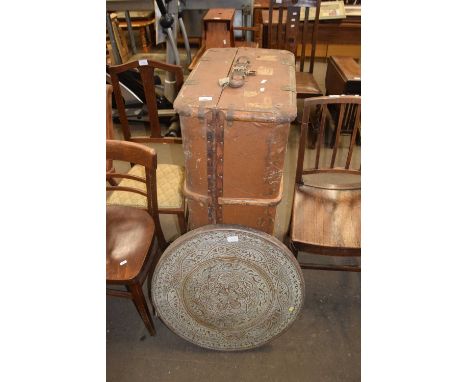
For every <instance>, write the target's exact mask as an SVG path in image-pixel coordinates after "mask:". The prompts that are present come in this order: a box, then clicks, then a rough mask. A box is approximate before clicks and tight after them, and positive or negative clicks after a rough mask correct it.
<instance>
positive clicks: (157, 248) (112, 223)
mask: <svg viewBox="0 0 468 382" xmlns="http://www.w3.org/2000/svg"><path fill="white" fill-rule="evenodd" d="M106 159H108V160H119V161H125V162H132V163H136V164H138V165H140V166H142V168H143V169H144V173H145V175H146V176H145V177H137V176H133V175H128V174H120V173H117V172H112V173H107V174H106V178H107V179H109V178H110V177H111V178H124V179H132V180H134V181H136V182H139V183H141V184H143V187H144V191H142V190H141V189H139V188H131V187H124V186H121V185H120V184H119V185H116V186H112V185H111V186H107V191H111V192H115V190H119V189H124V190H125V191H127V192H134V193H137V194H139V195H142V196H144V197H145V198H146V200H147V209H146V210H143V209H140V208H134V207H127V206H107V208H106V283H107V294H108V295H110V296H117V297H126V298H130V299H132V300H133V302H134V304H135V306H136V308H137V310H138V313H139V314H140V316H141V318H142V320H143V322H144V323H145V326H146V328H147V329H148V331H149V333H150V334H151V335H152V336H153V335H154V334H155V333H156V331H155V328H154V323H153V320H152V318H151V315H150V312H149V309H148V304H147V302H146V299H145V296H144V294H143V284H144V282H145V280H146V279H147V277H148V274H150V275H151V273H152V272H153V271H154V267H155V266H156V262H157V260H158V258H159V256H160V254H161V253H162V251H163V250H164V249H165V248H166V246H167V243H166V240H165V238H164V235H163V232H162V230H161V224H160V222H159V215H158V198H157V191H156V190H157V188H156V167H157V157H156V152H155V151H154V150H153V149H150V148H148V147H146V146H144V145H140V144H137V143H133V142H124V141H114V140H107V141H106ZM116 285H120V286H124V287H125V288H126V289H127V290H119V289H116V288H115V286H116ZM112 286H114V287H113V288H112Z"/></svg>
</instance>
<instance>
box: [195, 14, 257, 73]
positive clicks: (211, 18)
mask: <svg viewBox="0 0 468 382" xmlns="http://www.w3.org/2000/svg"><path fill="white" fill-rule="evenodd" d="M235 13H236V10H235V9H234V8H212V9H210V10H208V12H207V13H206V14H205V16H204V17H203V30H202V41H201V45H200V49H198V51H197V54H196V55H195V57H194V58H193V60H192V63H191V64H190V66H189V70H193V68H195V66H196V65H197V63H198V61H199V60H200V58H201V56H203V54H204V53H205V51H206V50H207V49H211V48H232V47H246V48H258V47H259V46H261V41H262V38H263V36H262V26H261V24H258V25H256V26H253V27H245V26H242V27H236V26H234V16H235ZM235 31H242V33H243V35H245V36H247V32H251V33H252V34H253V41H247V38H244V39H243V40H236V39H235V35H234V32H235Z"/></svg>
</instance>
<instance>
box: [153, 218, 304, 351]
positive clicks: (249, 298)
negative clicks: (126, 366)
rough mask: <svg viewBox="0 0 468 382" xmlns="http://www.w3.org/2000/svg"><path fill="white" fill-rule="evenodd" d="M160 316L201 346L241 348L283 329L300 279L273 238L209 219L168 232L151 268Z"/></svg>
mask: <svg viewBox="0 0 468 382" xmlns="http://www.w3.org/2000/svg"><path fill="white" fill-rule="evenodd" d="M151 292H152V293H151V294H152V298H153V302H154V304H155V306H156V310H157V312H158V315H159V317H160V318H161V319H162V321H163V322H164V323H165V324H166V325H167V326H168V327H169V328H170V329H171V330H173V331H174V332H175V333H176V334H178V335H179V336H181V337H182V338H184V339H186V340H187V341H190V342H192V343H194V344H196V345H199V346H201V347H204V348H208V349H215V350H225V351H232V350H246V349H251V348H255V347H258V346H261V345H263V344H265V343H267V342H268V341H270V340H271V339H273V338H274V337H276V336H278V335H279V334H281V333H283V332H284V331H285V330H286V329H287V328H288V327H289V326H290V325H291V324H292V323H293V322H294V320H295V319H296V318H297V316H298V314H299V312H300V310H301V308H302V304H303V301H304V279H303V277H302V272H301V269H300V267H299V264H298V263H297V261H296V259H295V258H294V256H293V255H292V253H291V252H290V251H289V250H288V249H287V248H286V246H285V245H284V244H282V243H281V242H280V241H279V240H277V239H276V238H274V237H272V236H270V235H267V234H266V233H263V232H260V231H256V230H253V229H250V228H246V227H242V226H231V225H210V226H205V227H202V228H198V229H195V230H193V231H190V232H189V233H187V234H185V235H183V236H181V237H179V238H178V239H177V240H175V241H174V242H173V243H172V244H171V245H170V246H169V247H168V248H167V250H166V251H165V252H164V254H163V255H162V256H161V259H160V260H159V263H158V265H157V267H156V270H155V272H154V276H153V279H152V284H151Z"/></svg>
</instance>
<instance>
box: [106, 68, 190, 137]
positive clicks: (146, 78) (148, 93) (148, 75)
mask: <svg viewBox="0 0 468 382" xmlns="http://www.w3.org/2000/svg"><path fill="white" fill-rule="evenodd" d="M155 69H159V70H162V71H165V72H166V73H167V72H169V73H173V74H174V75H175V81H176V84H175V93H176V95H177V93H178V92H179V90H180V88H181V87H182V84H183V82H184V75H183V72H182V68H181V67H180V66H177V65H171V64H166V63H164V62H160V61H153V60H149V59H143V60H137V61H131V62H127V63H125V64H122V65H114V66H110V67H109V69H108V72H109V75H110V77H111V83H112V87H113V88H114V98H115V103H116V104H117V111H118V113H119V119H120V124H121V125H122V132H123V135H124V138H125V140H127V141H132V142H137V143H150V142H152V143H182V138H179V137H164V136H163V135H162V134H161V125H160V123H159V110H158V105H157V100H156V91H155V85H156V84H155V81H154V71H155ZM126 71H134V72H135V73H138V74H139V77H140V78H141V82H142V84H143V90H144V95H145V99H144V100H143V101H144V102H145V107H146V108H147V110H148V117H149V125H150V129H151V133H150V135H149V136H145V137H134V136H132V134H131V131H130V127H129V124H128V115H127V111H126V110H125V100H124V98H123V96H122V92H121V89H120V86H119V74H120V73H123V72H126Z"/></svg>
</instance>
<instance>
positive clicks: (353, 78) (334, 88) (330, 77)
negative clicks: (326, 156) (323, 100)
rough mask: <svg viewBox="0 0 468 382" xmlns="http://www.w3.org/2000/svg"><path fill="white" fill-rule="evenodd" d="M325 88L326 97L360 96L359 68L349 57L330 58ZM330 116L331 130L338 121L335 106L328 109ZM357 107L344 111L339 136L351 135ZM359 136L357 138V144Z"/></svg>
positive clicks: (337, 112)
mask: <svg viewBox="0 0 468 382" xmlns="http://www.w3.org/2000/svg"><path fill="white" fill-rule="evenodd" d="M325 87H326V88H327V95H341V94H351V95H361V67H360V66H359V64H358V63H357V62H356V61H355V60H354V59H353V58H351V57H342V56H332V57H330V58H329V59H328V66H327V73H326V76H325ZM330 109H331V110H330V111H331V115H332V116H333V121H332V122H333V123H330V124H329V125H328V126H329V127H330V128H331V129H332V130H333V126H334V125H335V126H336V121H338V114H339V111H338V108H337V107H336V105H332V106H331V107H330ZM356 110H357V105H354V106H351V107H349V108H347V109H346V113H345V115H344V117H343V127H342V128H341V134H342V135H344V134H352V131H353V121H354V118H355V116H356ZM335 135H336V129H334V131H333V134H332V139H331V140H330V142H329V144H333V141H334V139H333V138H334V136H335ZM359 140H360V136H359V135H358V137H357V142H359Z"/></svg>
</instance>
